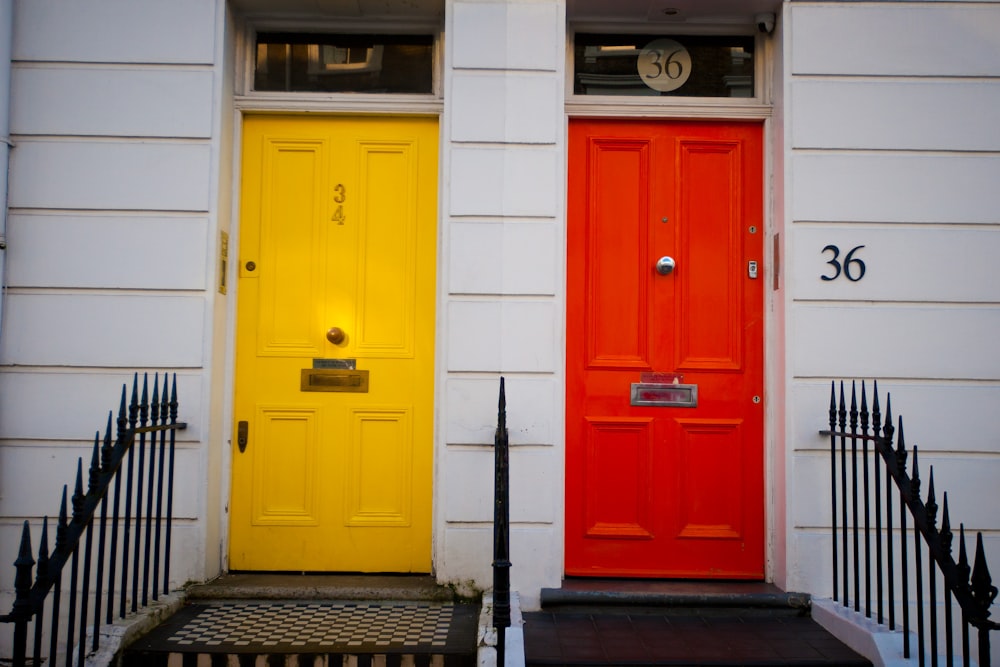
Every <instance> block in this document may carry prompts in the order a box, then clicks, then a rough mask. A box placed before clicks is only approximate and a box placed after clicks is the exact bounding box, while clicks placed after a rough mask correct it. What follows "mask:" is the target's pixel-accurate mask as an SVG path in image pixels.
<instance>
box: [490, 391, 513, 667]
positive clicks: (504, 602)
mask: <svg viewBox="0 0 1000 667" xmlns="http://www.w3.org/2000/svg"><path fill="white" fill-rule="evenodd" d="M493 448H494V484H493V500H494V502H493V627H494V628H495V629H496V631H497V665H498V667H503V665H504V664H505V662H504V661H505V653H506V648H507V647H506V630H507V628H509V627H510V565H511V564H510V507H509V503H510V489H509V486H508V478H509V470H510V459H509V449H510V448H509V443H508V440H507V396H506V394H505V393H504V379H503V378H502V377H501V378H500V400H499V406H498V408H497V430H496V433H495V434H494V436H493Z"/></svg>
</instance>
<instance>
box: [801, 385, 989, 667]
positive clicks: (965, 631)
mask: <svg viewBox="0 0 1000 667" xmlns="http://www.w3.org/2000/svg"><path fill="white" fill-rule="evenodd" d="M848 416H849V417H850V420H849V421H848ZM859 417H860V422H859ZM869 419H870V420H869ZM829 420H830V428H829V429H828V430H823V431H820V435H824V436H829V437H830V469H831V482H832V489H831V490H832V499H833V502H832V509H833V516H832V521H831V526H832V542H833V549H832V553H833V599H834V600H838V596H839V595H840V594H842V595H843V599H842V600H839V601H840V602H841V603H842V604H843V605H844V606H845V607H848V606H850V604H849V596H848V592H849V591H848V588H849V584H848V576H849V571H851V567H850V563H849V560H851V559H850V558H849V557H848V552H849V550H850V552H851V553H852V554H853V583H854V590H853V592H854V611H856V612H859V613H860V612H861V595H862V591H861V588H862V587H861V580H862V579H861V566H860V563H859V550H860V543H861V539H862V538H861V537H859V535H860V533H861V532H863V540H864V555H865V565H864V595H865V604H864V614H865V616H866V617H868V618H871V617H872V606H871V589H872V571H871V565H872V563H873V559H872V554H871V539H872V538H874V541H875V558H874V564H875V575H874V576H875V591H876V603H875V615H876V619H877V622H878V623H879V624H884V616H883V605H887V607H888V613H889V615H888V627H889V629H891V630H895V629H896V627H897V626H896V617H895V607H896V599H895V590H894V586H895V584H894V579H895V576H894V574H895V573H894V570H893V568H894V567H896V565H897V564H898V566H899V569H900V574H901V578H900V581H901V598H902V599H901V612H902V631H903V635H902V639H903V656H904V657H905V658H909V657H910V630H911V626H910V609H909V607H910V598H909V594H910V589H911V581H910V579H909V572H908V567H909V557H908V553H907V551H908V550H907V541H908V529H907V516H909V517H910V518H912V520H913V540H914V554H913V565H914V570H913V578H914V579H913V582H912V588H913V590H914V592H915V594H916V611H917V619H916V632H917V655H918V660H919V663H920V665H921V666H923V665H924V664H925V661H926V654H927V653H928V652H929V653H930V661H931V664H932V665H935V666H936V665H937V664H938V652H939V649H938V604H937V575H938V574H940V575H941V577H942V580H943V584H944V595H945V599H944V614H945V618H944V632H945V660H946V664H948V665H951V664H952V661H953V658H954V655H955V646H954V639H953V625H954V621H953V617H952V602H953V601H954V602H956V603H957V604H958V605H959V610H960V613H961V619H960V624H961V630H962V656H963V661H964V664H965V665H966V666H968V665H969V664H970V650H969V627H970V626H971V627H975V628H976V629H977V630H978V635H979V646H978V649H979V650H978V653H979V665H980V667H989V664H990V631H991V630H996V629H997V628H1000V624H997V623H996V622H994V621H991V620H990V619H989V616H990V606H991V605H992V604H993V601H994V600H995V599H996V597H997V588H996V587H995V586H993V585H992V579H991V577H990V573H989V569H988V567H987V565H986V555H985V551H984V549H983V535H982V533H981V532H980V533H977V537H976V553H975V557H974V561H973V564H972V566H971V567H970V566H969V560H968V555H967V551H966V544H965V527H964V525H960V526H959V557H958V562H955V560H954V558H953V557H952V540H953V539H954V533H953V532H952V529H951V518H950V516H949V513H948V494H947V493H945V494H944V495H943V501H942V503H943V505H942V508H941V509H942V515H941V527H940V528H938V527H937V512H938V504H937V498H936V493H935V489H934V467H933V466H931V468H930V474H929V482H928V488H927V496H926V498H927V500H926V502H925V501H924V500H922V499H921V496H920V485H921V479H920V467H919V465H918V461H917V457H918V451H917V448H916V447H914V448H913V461H912V464H911V473H910V474H907V472H906V462H907V457H908V452H907V450H906V442H905V436H904V432H903V419H902V417H899V419H898V429H897V428H896V427H895V426H894V425H893V418H892V404H891V397H889V396H888V395H887V397H886V414H885V421H884V422H883V421H882V415H881V412H880V405H879V396H878V383H877V382H876V383H875V385H874V391H873V404H872V410H871V413H869V411H868V396H867V389H866V385H865V383H864V382H862V383H861V405H860V410H859V408H858V400H857V386H856V383H854V382H852V383H851V402H850V408H849V409H848V404H847V402H846V400H845V392H844V383H843V382H841V383H840V396H839V399H838V396H837V386H836V383H833V384H832V386H831V389H830V412H829ZM859 428H860V432H859ZM869 428H871V430H872V433H871V435H869V434H868V430H869ZM879 430H881V432H882V435H879ZM897 431H898V440H897V443H896V446H895V448H893V438H894V436H895V435H896V433H897ZM838 440H839V447H838ZM848 443H849V444H848ZM859 443H860V444H861V446H862V451H861V456H860V461H859V455H858V444H859ZM868 443H872V444H873V449H874V454H875V455H876V456H875V458H874V460H872V461H871V462H869V455H868ZM848 450H850V457H849V458H848ZM838 453H839V458H840V477H839V481H840V488H841V505H840V511H841V516H840V519H841V525H840V531H839V533H838V523H837V512H838V505H837V481H838V476H837V459H838ZM879 460H881V463H880V462H879ZM883 464H884V471H885V473H886V489H885V492H884V497H885V501H886V508H885V514H884V517H885V528H884V529H883V526H882V517H883V513H882V506H881V499H882V497H883V491H882V489H881V472H882V469H883ZM859 465H860V466H861V469H862V470H861V471H862V473H863V475H862V482H861V484H860V486H859V481H858V472H859ZM848 467H850V469H851V479H852V484H851V485H850V502H849V493H848V483H847V478H848ZM869 468H871V469H873V471H874V489H871V488H870V486H869V479H870V478H869ZM889 480H891V481H892V483H893V484H892V486H894V487H895V491H894V490H893V489H892V488H891V487H890V484H889ZM894 496H897V497H898V498H899V502H900V508H899V533H900V540H899V546H900V549H899V551H900V553H899V555H898V562H897V559H896V558H895V557H894V553H893V524H892V519H893V507H892V503H893V497H894ZM872 497H874V499H875V508H874V516H875V526H874V530H872V526H871V507H870V504H869V499H870V498H872ZM848 505H850V508H851V523H852V526H851V527H850V529H849V526H848V523H849V522H848ZM859 505H860V506H861V507H862V508H863V511H864V514H863V516H864V521H863V525H862V524H861V521H860V520H859ZM838 540H839V542H840V546H841V558H840V559H839V560H840V562H839V563H838ZM883 540H884V541H885V546H886V549H885V553H886V557H885V561H884V563H885V566H886V568H887V569H888V574H887V575H886V574H884V572H883V556H882V554H883V549H882V545H883ZM924 549H926V552H927V554H928V556H929V558H928V563H927V568H926V569H927V580H928V582H927V586H926V590H927V591H928V595H929V600H928V603H929V604H928V605H927V614H928V616H929V619H925V617H924V614H925V606H924V599H923V594H924V590H925V586H924V581H923V578H924V565H923V563H922V554H923V553H924ZM838 570H840V572H841V573H842V575H843V581H838ZM883 579H885V583H886V584H887V591H888V592H887V595H886V597H885V598H884V597H883V590H884V589H883ZM841 586H842V589H841V588H840V587H841ZM925 620H929V625H930V628H929V629H928V628H926V627H925V626H926V624H925ZM928 643H929V645H930V646H929V651H928V650H927V644H928Z"/></svg>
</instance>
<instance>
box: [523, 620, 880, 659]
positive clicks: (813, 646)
mask: <svg viewBox="0 0 1000 667" xmlns="http://www.w3.org/2000/svg"><path fill="white" fill-rule="evenodd" d="M524 621H525V623H524V643H525V653H526V661H527V664H528V665H567V666H568V665H691V666H693V665H775V666H779V665H838V666H842V667H855V666H857V667H862V666H867V667H870V665H871V663H870V662H868V661H867V660H865V659H864V658H862V657H861V656H859V655H858V654H856V653H854V652H853V651H851V650H850V649H849V648H847V647H846V646H845V645H843V644H842V643H840V642H839V641H837V640H836V639H835V638H834V637H832V636H831V635H830V634H828V633H827V632H826V631H825V630H823V628H822V627H820V626H819V625H818V624H817V623H816V622H815V621H813V620H812V619H811V618H809V617H807V616H798V615H792V614H787V613H784V614H778V613H766V612H760V613H741V614H735V613H734V614H725V613H711V614H701V613H698V612H696V611H693V610H692V611H688V612H686V613H675V612H667V611H664V610H662V609H661V610H648V611H629V612H609V611H608V610H601V611H559V612H548V611H541V612H528V613H525V614H524Z"/></svg>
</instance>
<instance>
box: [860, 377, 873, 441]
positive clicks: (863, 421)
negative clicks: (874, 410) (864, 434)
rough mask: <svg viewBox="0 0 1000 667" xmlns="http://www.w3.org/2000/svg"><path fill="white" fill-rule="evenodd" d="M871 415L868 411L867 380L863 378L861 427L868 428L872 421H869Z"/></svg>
mask: <svg viewBox="0 0 1000 667" xmlns="http://www.w3.org/2000/svg"><path fill="white" fill-rule="evenodd" d="M869 416H870V415H869V413H868V395H867V393H866V391H865V381H864V380H862V381H861V427H862V428H864V429H866V430H867V428H868V425H869V424H870V423H871V422H869V421H868V417H869Z"/></svg>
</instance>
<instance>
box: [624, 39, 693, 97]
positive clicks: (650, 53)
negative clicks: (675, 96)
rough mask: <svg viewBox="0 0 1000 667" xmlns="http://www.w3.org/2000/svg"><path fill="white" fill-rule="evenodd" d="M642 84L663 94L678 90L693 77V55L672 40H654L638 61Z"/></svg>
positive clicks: (646, 47) (645, 47)
mask: <svg viewBox="0 0 1000 667" xmlns="http://www.w3.org/2000/svg"><path fill="white" fill-rule="evenodd" d="M636 69H637V70H638V71H639V78H641V79H642V82H643V83H644V84H646V85H647V86H649V87H650V88H652V89H653V90H658V91H660V92H662V93H668V92H670V91H671V90H677V89H678V88H680V87H681V86H683V85H684V84H685V83H686V82H687V80H688V77H689V76H691V54H690V53H689V52H688V50H687V49H686V48H684V46H683V45H682V44H681V43H680V42H675V41H674V40H672V39H654V40H653V41H652V42H650V43H649V44H647V45H646V46H644V47H642V51H640V52H639V58H638V59H637V60H636Z"/></svg>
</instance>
